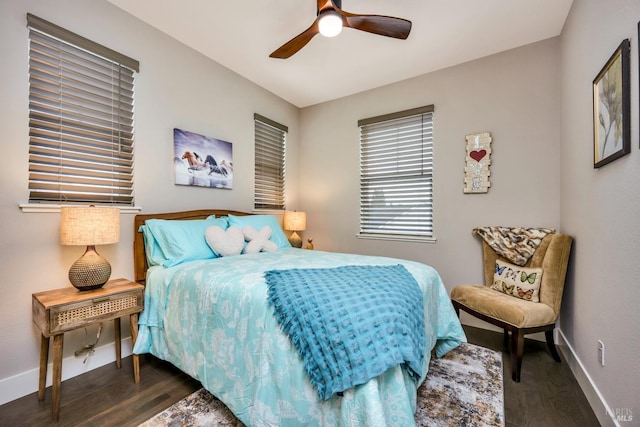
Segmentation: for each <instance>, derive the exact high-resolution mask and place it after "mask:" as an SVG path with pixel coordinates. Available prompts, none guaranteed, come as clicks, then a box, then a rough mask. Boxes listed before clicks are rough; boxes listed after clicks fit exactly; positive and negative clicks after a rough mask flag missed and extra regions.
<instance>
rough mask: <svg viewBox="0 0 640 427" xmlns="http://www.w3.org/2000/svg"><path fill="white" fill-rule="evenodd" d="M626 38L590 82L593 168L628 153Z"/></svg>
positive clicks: (629, 110)
mask: <svg viewBox="0 0 640 427" xmlns="http://www.w3.org/2000/svg"><path fill="white" fill-rule="evenodd" d="M629 49H630V48H629V39H625V40H623V41H622V43H620V46H618V48H617V49H616V51H615V52H613V55H611V58H609V60H608V61H607V63H606V64H605V66H604V67H603V68H602V70H601V71H600V73H598V76H597V77H596V78H595V79H594V80H593V154H594V157H593V167H594V168H599V167H600V166H604V165H606V164H607V163H609V162H612V161H613V160H615V159H618V158H620V157H622V156H624V155H625V154H629V152H630V151H631V124H630V122H629V121H630V119H631V117H630V115H631V102H630V99H629V96H630V94H629V86H630V81H629V79H630V72H631V66H630V63H629Z"/></svg>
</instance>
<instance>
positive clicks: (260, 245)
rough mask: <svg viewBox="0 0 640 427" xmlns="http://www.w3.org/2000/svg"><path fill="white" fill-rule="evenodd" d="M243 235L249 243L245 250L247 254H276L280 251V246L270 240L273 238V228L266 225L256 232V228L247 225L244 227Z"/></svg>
mask: <svg viewBox="0 0 640 427" xmlns="http://www.w3.org/2000/svg"><path fill="white" fill-rule="evenodd" d="M242 233H243V234H244V238H245V240H246V241H247V242H249V243H247V246H245V248H244V253H245V254H257V253H258V252H260V251H265V252H275V251H277V250H278V245H277V244H276V243H275V242H272V241H271V240H269V238H270V237H271V227H269V226H268V225H265V226H264V227H262V228H261V229H260V231H256V229H255V228H253V227H251V226H249V225H245V226H244V227H242Z"/></svg>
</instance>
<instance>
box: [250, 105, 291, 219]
mask: <svg viewBox="0 0 640 427" xmlns="http://www.w3.org/2000/svg"><path fill="white" fill-rule="evenodd" d="M254 121H255V162H256V168H255V196H254V207H255V209H276V210H284V208H285V205H284V185H285V146H286V139H287V132H288V130H289V129H288V128H287V127H286V126H283V125H281V124H279V123H276V122H274V121H273V120H270V119H267V118H266V117H263V116H261V115H259V114H255V115H254Z"/></svg>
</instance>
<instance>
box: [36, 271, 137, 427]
mask: <svg viewBox="0 0 640 427" xmlns="http://www.w3.org/2000/svg"><path fill="white" fill-rule="evenodd" d="M143 293H144V286H142V285H141V284H139V283H136V282H132V281H130V280H127V279H114V280H110V281H108V282H107V283H106V284H105V285H104V286H103V287H102V288H99V289H94V290H91V291H84V292H80V291H78V290H77V289H76V288H74V287H71V286H69V287H67V288H62V289H55V290H52V291H46V292H38V293H35V294H33V296H32V308H33V323H35V324H36V325H37V326H38V328H40V332H42V337H41V339H40V380H39V384H38V400H44V391H45V386H46V379H47V362H48V360H49V338H50V337H53V384H52V405H53V408H52V419H53V421H58V418H59V415H60V384H61V378H62V347H63V341H64V333H65V332H67V331H72V330H74V329H78V328H83V327H85V326H89V325H93V324H96V323H100V322H106V321H108V320H113V326H114V338H115V344H116V367H118V368H120V366H121V355H120V349H121V340H120V318H121V317H124V316H127V315H128V316H129V318H130V323H131V343H132V345H133V344H134V343H135V340H136V338H137V336H138V313H140V312H141V311H142V307H143V301H144V298H143ZM133 377H134V381H135V382H136V384H137V383H139V382H140V361H139V358H138V355H136V354H134V355H133Z"/></svg>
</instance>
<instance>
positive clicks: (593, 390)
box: [556, 328, 621, 427]
mask: <svg viewBox="0 0 640 427" xmlns="http://www.w3.org/2000/svg"><path fill="white" fill-rule="evenodd" d="M556 342H557V344H558V347H559V348H560V351H561V352H562V355H563V356H564V358H565V360H566V361H567V363H568V364H569V368H570V369H571V372H573V375H574V376H575V377H576V380H577V381H578V384H579V385H580V388H581V389H582V392H583V393H584V395H585V396H586V398H587V400H588V401H589V404H590V405H591V408H592V409H593V412H594V413H595V415H596V417H597V418H598V421H599V422H600V425H602V426H603V427H621V426H620V423H619V422H618V421H617V420H616V419H615V418H614V417H613V412H612V411H611V408H609V405H608V404H607V402H606V401H605V400H604V396H602V394H601V393H600V390H598V387H597V386H596V384H595V383H594V382H593V379H591V376H590V375H589V373H588V372H587V370H586V369H585V367H584V365H583V364H582V362H581V361H580V358H579V357H578V356H577V355H576V352H575V351H574V350H573V347H571V344H570V343H569V341H568V340H567V337H566V336H565V335H564V333H563V332H562V330H561V329H560V328H557V329H556Z"/></svg>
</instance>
